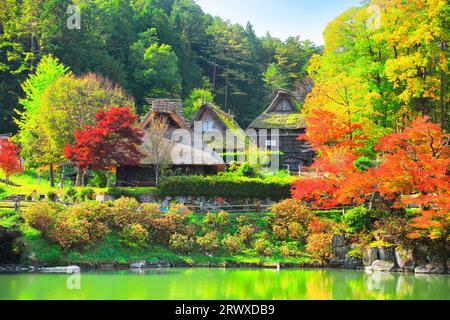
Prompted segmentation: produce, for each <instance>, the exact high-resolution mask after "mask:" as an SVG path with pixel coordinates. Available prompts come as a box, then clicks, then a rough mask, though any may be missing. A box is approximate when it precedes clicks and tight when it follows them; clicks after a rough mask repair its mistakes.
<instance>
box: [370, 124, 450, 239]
mask: <svg viewBox="0 0 450 320" xmlns="http://www.w3.org/2000/svg"><path fill="white" fill-rule="evenodd" d="M375 148H376V150H378V151H379V152H380V153H381V154H380V161H381V163H380V165H379V166H378V167H376V168H374V169H373V170H371V171H372V172H371V175H372V180H373V181H374V182H375V183H376V184H375V186H374V189H375V191H376V192H379V193H380V195H381V196H382V197H383V198H385V199H389V200H391V201H393V203H394V205H393V206H394V207H405V206H407V205H416V206H420V211H419V212H418V213H417V217H416V218H415V219H413V223H412V226H413V227H414V228H416V230H417V231H416V232H414V233H412V234H410V237H412V238H419V237H423V236H428V237H429V238H431V239H437V238H444V239H445V238H447V237H448V236H449V235H450V233H449V232H450V230H449V228H450V176H449V175H448V172H449V169H450V136H449V135H446V134H444V133H443V131H442V129H441V128H440V127H439V126H438V125H436V124H434V123H431V122H430V121H429V119H428V118H426V117H418V118H416V119H415V120H414V121H413V122H412V123H411V125H410V126H409V127H407V128H406V129H405V130H404V131H403V132H401V133H393V134H390V135H388V136H385V137H383V138H381V140H380V143H379V144H378V145H377V146H376V147H375Z"/></svg>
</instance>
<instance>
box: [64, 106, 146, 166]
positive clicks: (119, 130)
mask: <svg viewBox="0 0 450 320" xmlns="http://www.w3.org/2000/svg"><path fill="white" fill-rule="evenodd" d="M96 119H97V123H96V125H95V126H84V127H83V129H82V130H81V131H77V132H75V134H74V136H75V140H76V143H75V144H74V145H66V146H65V148H64V155H65V157H66V158H67V159H69V160H71V161H72V162H73V163H74V164H75V165H76V167H77V168H78V169H79V170H80V171H82V172H85V171H86V170H109V169H111V168H113V167H115V166H118V165H136V164H138V163H139V161H140V159H141V158H142V156H143V155H142V153H141V152H140V151H139V149H138V146H139V145H140V144H142V138H143V135H144V133H143V132H142V130H141V129H139V128H138V127H137V126H136V121H137V116H136V115H134V114H133V113H132V112H131V111H130V109H129V108H111V109H109V110H108V111H100V112H98V113H97V114H96Z"/></svg>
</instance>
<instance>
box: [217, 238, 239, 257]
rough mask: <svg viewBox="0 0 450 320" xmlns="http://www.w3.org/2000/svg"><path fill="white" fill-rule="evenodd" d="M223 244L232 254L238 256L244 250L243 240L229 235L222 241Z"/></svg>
mask: <svg viewBox="0 0 450 320" xmlns="http://www.w3.org/2000/svg"><path fill="white" fill-rule="evenodd" d="M222 244H223V245H224V247H225V248H226V249H227V250H228V252H230V253H231V254H236V253H238V252H239V251H241V249H242V240H241V238H240V237H238V236H232V235H228V236H226V237H225V238H224V239H223V240H222Z"/></svg>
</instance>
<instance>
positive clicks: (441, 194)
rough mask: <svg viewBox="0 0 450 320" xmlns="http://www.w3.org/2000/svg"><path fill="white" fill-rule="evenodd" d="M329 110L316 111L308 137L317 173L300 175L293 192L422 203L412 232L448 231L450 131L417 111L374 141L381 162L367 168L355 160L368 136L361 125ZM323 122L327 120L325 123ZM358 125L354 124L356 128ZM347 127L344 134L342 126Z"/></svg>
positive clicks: (315, 197) (330, 202)
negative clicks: (340, 120) (338, 118)
mask: <svg viewBox="0 0 450 320" xmlns="http://www.w3.org/2000/svg"><path fill="white" fill-rule="evenodd" d="M332 117H333V114H332V113H329V112H322V111H321V112H316V113H313V114H312V116H311V117H309V118H308V119H307V121H308V123H309V124H311V125H310V126H309V128H308V131H307V134H306V136H304V137H301V138H304V139H306V140H308V141H309V142H310V143H311V145H313V146H314V147H315V148H316V150H317V151H318V159H317V160H316V161H315V163H314V164H313V166H312V167H313V169H315V170H316V172H317V174H316V175H315V176H313V177H309V178H303V179H300V180H298V181H297V182H296V183H295V184H294V185H293V188H292V195H293V197H294V198H296V199H299V200H304V201H309V202H311V203H312V204H313V205H314V206H316V207H319V208H331V207H334V206H337V205H345V204H351V205H358V204H364V203H367V202H369V201H371V199H373V197H374V196H375V195H380V196H381V198H382V199H383V200H384V202H385V204H388V206H390V207H391V208H405V207H407V206H408V205H415V206H419V207H420V210H419V211H418V212H417V216H416V217H415V218H414V219H413V220H412V226H413V227H414V228H415V229H416V231H415V232H413V233H411V234H410V235H409V236H410V237H411V238H419V237H424V236H427V237H429V238H431V239H438V238H441V239H442V238H443V239H446V238H448V237H449V234H450V233H449V228H450V196H449V195H450V177H449V176H448V172H449V169H450V142H449V139H450V137H449V135H445V134H444V133H443V131H442V129H441V128H440V127H439V126H437V125H436V124H433V123H431V122H430V121H429V119H427V118H424V117H418V118H417V119H416V120H414V121H413V122H412V123H411V124H410V126H409V127H407V128H406V129H405V130H404V131H403V132H400V133H392V134H389V135H386V136H384V137H382V138H381V139H380V141H379V143H378V145H376V146H375V150H376V151H377V152H378V163H379V165H378V166H376V167H375V168H371V169H368V170H367V171H365V172H361V171H359V170H357V169H356V168H355V166H354V161H355V159H357V158H358V157H359V156H360V155H361V154H360V153H359V152H358V151H357V150H358V146H359V145H360V143H362V142H363V141H364V137H363V136H359V137H358V126H357V125H356V126H354V125H348V126H347V127H345V126H341V127H340V129H335V128H339V123H334V125H335V128H331V125H329V123H333V121H336V120H335V119H333V118H332ZM321 122H322V125H320V123H321ZM352 128H353V129H352ZM339 130H342V134H339V132H336V131H339Z"/></svg>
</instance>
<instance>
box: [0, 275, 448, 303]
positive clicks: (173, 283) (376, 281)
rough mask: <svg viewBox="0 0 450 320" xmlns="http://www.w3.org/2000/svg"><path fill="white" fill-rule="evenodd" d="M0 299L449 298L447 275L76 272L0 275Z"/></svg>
mask: <svg viewBox="0 0 450 320" xmlns="http://www.w3.org/2000/svg"><path fill="white" fill-rule="evenodd" d="M77 287H79V289H77ZM0 299H1V300H5V299H7V300H11V299H39V300H53V299H64V300H70V299H93V300H99V299H100V300H103V299H114V300H125V299H137V300H178V299H180V300H190V299H193V300H209V299H211V300H215V299H219V300H237V299H242V300H272V299H281V300H284V299H289V300H311V299H313V300H343V299H352V300H360V299H363V300H368V299H370V300H372V299H379V300H382V299H396V300H397V299H398V300H403V299H405V300H406V299H420V300H426V299H433V300H434V299H439V300H450V276H449V275H414V274H398V273H392V274H391V273H373V274H369V273H365V272H363V271H345V270H313V269H293V270H281V271H277V270H269V269H196V268H194V269H157V270H145V271H131V270H130V271H128V270H127V271H111V272H81V274H80V276H79V278H77V275H68V274H38V273H25V274H0Z"/></svg>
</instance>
